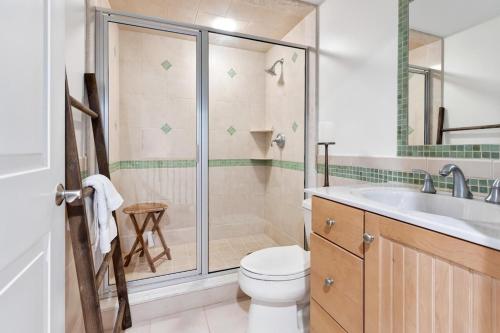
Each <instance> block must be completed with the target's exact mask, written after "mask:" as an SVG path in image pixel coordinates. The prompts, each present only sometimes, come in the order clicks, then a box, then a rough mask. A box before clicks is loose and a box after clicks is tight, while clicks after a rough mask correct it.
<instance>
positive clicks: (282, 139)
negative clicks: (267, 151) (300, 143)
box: [271, 133, 286, 148]
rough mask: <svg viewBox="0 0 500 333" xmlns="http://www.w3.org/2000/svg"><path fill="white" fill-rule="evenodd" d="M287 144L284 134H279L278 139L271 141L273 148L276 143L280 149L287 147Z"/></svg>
mask: <svg viewBox="0 0 500 333" xmlns="http://www.w3.org/2000/svg"><path fill="white" fill-rule="evenodd" d="M285 142H286V138H285V136H284V135H283V134H282V133H278V134H277V135H276V138H274V139H273V141H271V147H272V146H273V143H276V144H277V145H278V147H280V148H283V147H285Z"/></svg>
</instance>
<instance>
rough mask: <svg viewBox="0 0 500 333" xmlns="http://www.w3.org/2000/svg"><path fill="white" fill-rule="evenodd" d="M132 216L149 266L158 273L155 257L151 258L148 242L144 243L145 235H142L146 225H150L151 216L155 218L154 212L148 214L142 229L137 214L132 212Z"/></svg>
mask: <svg viewBox="0 0 500 333" xmlns="http://www.w3.org/2000/svg"><path fill="white" fill-rule="evenodd" d="M130 218H131V219H132V221H133V222H134V223H133V224H134V228H135V232H136V234H137V238H138V239H139V242H140V243H141V246H142V250H143V251H144V254H145V255H146V260H147V261H148V264H149V267H150V268H151V271H152V272H153V273H156V268H155V266H154V263H153V259H152V258H151V255H150V254H149V251H148V249H147V247H146V244H145V243H144V237H142V235H143V233H144V230H146V227H147V225H148V222H149V220H150V219H151V218H153V219H154V215H153V214H152V213H148V215H147V216H146V220H144V224H143V225H142V228H141V229H139V225H138V223H137V220H136V219H135V215H134V214H130Z"/></svg>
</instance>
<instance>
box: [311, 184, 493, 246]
mask: <svg viewBox="0 0 500 333" xmlns="http://www.w3.org/2000/svg"><path fill="white" fill-rule="evenodd" d="M378 189H382V190H384V191H389V192H390V191H409V192H416V193H418V189H415V188H412V187H408V186H397V185H383V186H381V185H373V184H370V185H353V186H334V187H319V188H309V189H306V190H305V192H306V193H308V194H311V195H314V196H318V197H321V198H325V199H329V200H332V201H335V202H338V203H342V204H345V205H348V206H352V207H356V208H359V209H362V210H365V211H369V212H372V213H375V214H379V215H383V216H386V217H389V218H392V219H395V220H399V221H402V222H406V223H409V224H413V225H416V226H419V227H422V228H426V229H429V230H433V231H437V232H440V233H443V234H446V235H449V236H453V237H457V238H460V239H463V240H466V241H469V242H472V243H475V244H479V245H484V246H487V247H490V248H493V249H496V250H500V206H497V205H492V204H487V203H484V205H488V206H483V202H482V200H481V199H474V200H472V201H471V200H469V199H457V198H452V197H451V194H450V193H438V194H435V195H436V196H441V197H440V198H439V199H441V200H444V201H447V202H451V203H453V204H458V205H459V206H463V207H465V208H464V210H465V209H466V208H468V206H470V205H471V204H472V205H473V206H474V210H473V209H470V208H468V210H469V213H470V211H474V212H475V213H474V214H472V215H471V216H474V217H470V218H467V219H461V218H453V217H448V216H443V215H435V214H429V213H424V212H422V211H417V210H409V209H405V208H401V207H398V206H397V205H396V206H395V205H390V204H384V203H381V202H380V201H376V200H372V199H370V198H368V197H365V196H363V195H360V193H361V192H360V191H363V190H368V191H370V190H378ZM419 195H420V194H419ZM422 195H423V194H422ZM425 196H433V194H425ZM432 198H436V197H426V199H430V200H432ZM457 200H458V201H457ZM463 200H467V202H465V201H463ZM482 211H488V214H490V215H491V216H487V217H485V214H481V212H482ZM478 212H479V214H478ZM466 213H467V211H466ZM477 215H482V216H479V217H477Z"/></svg>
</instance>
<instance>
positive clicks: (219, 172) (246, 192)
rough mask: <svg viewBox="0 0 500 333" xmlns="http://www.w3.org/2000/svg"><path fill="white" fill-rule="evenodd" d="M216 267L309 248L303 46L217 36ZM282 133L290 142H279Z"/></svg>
mask: <svg viewBox="0 0 500 333" xmlns="http://www.w3.org/2000/svg"><path fill="white" fill-rule="evenodd" d="M208 36H209V40H208V44H209V51H208V55H209V69H208V71H209V85H208V86H209V97H210V98H209V112H208V114H209V117H208V118H209V119H208V139H209V140H208V146H209V147H208V156H209V161H208V188H209V196H208V203H209V214H208V233H209V234H208V243H209V244H208V270H209V272H216V271H222V270H228V269H232V268H236V267H239V265H240V260H241V259H242V258H243V257H244V256H245V255H247V254H249V253H251V252H254V251H257V250H260V249H263V248H267V247H272V246H277V245H292V244H297V245H301V246H302V245H303V239H304V231H303V230H304V228H303V219H302V208H301V206H302V200H303V188H304V133H305V131H304V125H305V64H306V54H305V51H304V50H303V49H298V48H294V47H286V46H282V45H277V44H272V43H267V42H260V41H254V40H250V39H245V38H240V37H233V36H227V35H221V34H216V33H209V34H208ZM279 133H281V134H283V135H284V136H285V137H286V144H285V145H284V146H283V147H278V145H276V144H274V145H271V142H272V139H274V138H275V137H276V136H277V135H278V134H279Z"/></svg>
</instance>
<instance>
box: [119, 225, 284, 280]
mask: <svg viewBox="0 0 500 333" xmlns="http://www.w3.org/2000/svg"><path fill="white" fill-rule="evenodd" d="M277 245H278V244H276V242H274V241H273V240H272V239H271V238H270V237H269V236H267V235H266V234H255V235H247V236H244V237H234V238H225V239H217V240H211V241H210V242H209V271H210V272H215V271H219V270H224V269H229V268H235V267H238V266H239V264H240V260H241V258H243V257H244V256H245V255H247V254H248V253H250V252H254V251H257V250H260V249H263V248H266V247H271V246H277ZM162 250H163V248H162V247H161V246H157V247H153V248H150V249H149V252H150V254H151V256H152V257H155V256H156V255H158V254H159V253H160V252H161V251H162ZM170 253H171V254H172V260H167V258H166V257H164V258H162V259H160V260H158V261H157V262H155V268H156V273H153V272H151V269H150V268H149V265H148V263H147V260H146V257H144V256H143V257H140V256H139V254H135V255H134V257H133V258H132V260H131V262H130V264H129V266H128V267H125V274H126V276H127V281H133V280H140V279H146V278H151V277H155V276H160V275H166V274H172V273H177V272H184V271H189V270H194V269H196V244H195V243H187V244H180V245H171V246H170ZM111 272H112V270H111ZM110 283H111V284H114V283H115V282H114V277H113V274H111V275H110Z"/></svg>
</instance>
